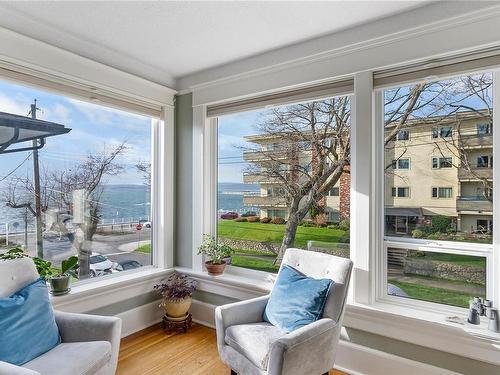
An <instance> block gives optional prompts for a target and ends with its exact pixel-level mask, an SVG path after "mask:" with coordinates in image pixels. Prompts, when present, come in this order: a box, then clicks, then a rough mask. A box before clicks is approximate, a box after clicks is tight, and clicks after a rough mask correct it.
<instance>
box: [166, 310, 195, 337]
mask: <svg viewBox="0 0 500 375" xmlns="http://www.w3.org/2000/svg"><path fill="white" fill-rule="evenodd" d="M162 325H163V329H164V330H165V331H168V332H173V331H180V332H184V333H186V332H187V331H188V330H189V329H190V328H191V326H192V325H193V316H192V315H191V314H190V313H188V314H187V316H186V318H185V319H184V320H170V319H169V318H168V317H167V315H165V316H164V317H163V319H162Z"/></svg>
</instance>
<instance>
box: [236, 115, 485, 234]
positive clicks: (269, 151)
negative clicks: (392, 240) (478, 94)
mask: <svg viewBox="0 0 500 375" xmlns="http://www.w3.org/2000/svg"><path fill="white" fill-rule="evenodd" d="M391 131H392V129H391V128H390V127H389V128H388V129H387V130H386V136H388V134H390V133H391ZM492 132H493V128H492V124H491V122H490V117H488V116H487V114H485V113H479V112H461V113H460V114H457V115H454V116H449V117H448V118H442V117H434V118H425V119H416V120H412V121H409V122H408V123H407V124H406V125H405V127H404V128H402V129H400V130H399V132H397V134H396V136H395V137H394V138H393V139H392V140H390V141H388V142H387V144H386V147H385V189H384V191H385V207H386V208H385V218H386V219H385V220H386V228H387V230H388V232H389V233H392V234H397V235H405V234H406V235H409V234H411V232H412V231H413V230H414V229H415V228H416V227H417V226H419V225H424V224H428V223H430V222H431V220H432V217H433V216H436V215H444V216H448V217H451V218H452V219H453V223H454V225H456V228H457V230H459V231H463V232H468V233H475V232H478V231H479V232H482V233H486V232H488V233H489V232H491V229H492V211H493V205H492V201H491V192H492V190H491V187H492V182H493V170H492V166H493V158H492V155H493V137H492ZM246 140H247V141H249V142H252V143H255V144H257V145H259V147H260V151H254V152H245V153H244V155H243V157H244V160H245V161H247V162H249V163H253V164H254V165H257V166H260V168H261V170H263V169H264V168H265V164H266V161H268V160H269V158H270V156H272V158H274V159H275V160H276V158H283V160H286V158H287V155H286V154H285V153H284V152H283V151H282V150H280V148H281V146H280V142H279V139H277V138H273V137H270V136H268V135H253V136H248V137H246ZM280 153H281V154H280ZM311 160H312V155H311V153H310V152H306V151H303V152H301V155H300V157H299V161H298V162H300V163H303V165H307V164H310V165H312V164H313V163H311ZM243 181H244V182H245V183H254V184H259V186H260V194H257V195H249V196H245V197H244V199H243V202H244V204H245V205H246V206H251V207H257V208H259V210H260V216H261V217H271V218H274V217H283V218H285V219H286V218H287V217H288V208H287V204H286V199H285V198H284V191H283V188H282V187H281V186H280V181H278V180H277V179H270V178H269V177H268V176H265V175H263V174H259V173H252V174H245V175H244V176H243ZM349 189H350V178H349V174H348V173H346V174H344V176H342V178H341V179H340V181H339V182H338V183H337V185H336V186H335V187H334V188H333V189H331V191H330V192H329V193H328V195H327V196H326V197H325V199H324V201H323V202H322V204H323V205H324V207H325V210H326V212H327V213H328V219H329V221H331V222H338V221H339V220H341V219H342V218H348V217H349V199H350V195H349V194H350V192H349Z"/></svg>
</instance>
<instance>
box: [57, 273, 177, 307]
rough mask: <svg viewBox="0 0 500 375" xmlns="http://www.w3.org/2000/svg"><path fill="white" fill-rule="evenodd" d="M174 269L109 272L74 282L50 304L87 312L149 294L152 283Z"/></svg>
mask: <svg viewBox="0 0 500 375" xmlns="http://www.w3.org/2000/svg"><path fill="white" fill-rule="evenodd" d="M172 271H173V269H159V268H155V267H147V269H144V270H137V271H131V272H127V273H126V274H124V275H110V276H105V277H103V278H99V279H98V280H96V281H85V282H79V283H76V284H74V285H73V286H72V287H71V291H70V292H69V293H68V294H65V295H63V296H57V297H56V296H52V295H51V296H50V301H51V302H52V306H53V307H54V308H55V309H57V310H62V311H68V312H80V313H84V312H88V311H92V310H95V309H98V308H100V307H103V306H107V305H110V304H113V303H116V302H119V301H123V300H125V299H129V298H133V297H135V296H138V295H142V294H145V293H149V292H151V291H152V290H153V285H154V283H156V282H157V281H160V280H161V279H162V278H164V277H165V275H167V274H169V273H171V272H172Z"/></svg>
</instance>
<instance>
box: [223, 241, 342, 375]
mask: <svg viewBox="0 0 500 375" xmlns="http://www.w3.org/2000/svg"><path fill="white" fill-rule="evenodd" d="M283 263H284V264H288V265H290V266H292V267H294V268H296V269H297V270H299V271H301V272H303V273H304V274H306V275H308V276H311V277H315V278H330V279H332V280H333V281H335V283H334V284H333V286H332V288H330V293H329V295H328V299H327V301H326V305H325V309H324V312H323V317H322V319H320V320H318V321H316V322H314V323H311V324H309V325H307V326H304V327H301V328H299V329H297V330H295V331H293V332H290V333H285V332H283V331H281V330H280V329H278V328H276V327H274V326H273V325H271V324H269V323H267V322H263V320H262V314H263V312H264V310H265V307H266V304H267V301H268V299H269V296H263V297H259V298H254V299H251V300H247V301H241V302H236V303H232V304H229V305H224V306H219V307H217V308H216V310H215V322H216V327H217V347H218V349H219V354H220V357H221V359H222V361H223V362H224V363H226V364H227V365H228V366H229V367H230V368H231V374H236V373H237V374H241V375H253V374H259V375H263V374H268V375H281V374H286V375H320V374H324V373H327V372H328V371H329V370H330V369H332V368H333V365H334V362H335V354H336V351H337V345H338V341H339V336H340V329H341V326H342V318H343V315H344V306H345V301H346V297H347V292H348V287H349V280H350V277H351V270H352V261H351V260H349V259H345V258H340V257H336V256H333V255H327V254H321V253H315V252H311V251H307V250H300V249H288V250H287V251H286V253H285V256H284V259H283Z"/></svg>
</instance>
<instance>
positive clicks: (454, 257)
mask: <svg viewBox="0 0 500 375" xmlns="http://www.w3.org/2000/svg"><path fill="white" fill-rule="evenodd" d="M412 259H421V260H422V261H425V260H433V261H438V262H443V263H454V264H460V265H466V266H474V267H480V268H486V258H484V257H474V256H470V255H458V254H444V253H431V252H427V253H426V254H425V256H423V257H415V258H412Z"/></svg>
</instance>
